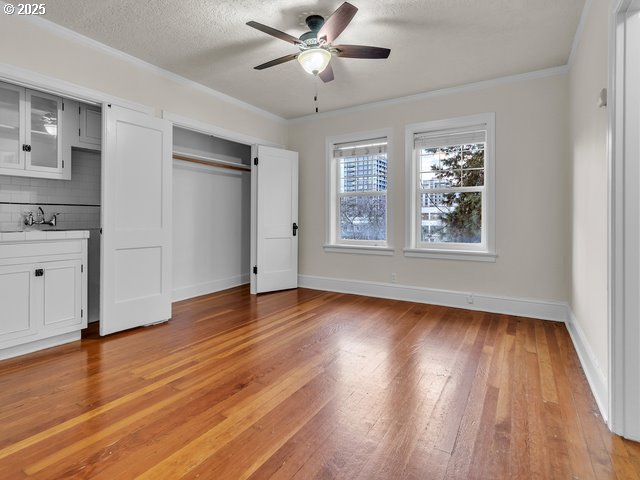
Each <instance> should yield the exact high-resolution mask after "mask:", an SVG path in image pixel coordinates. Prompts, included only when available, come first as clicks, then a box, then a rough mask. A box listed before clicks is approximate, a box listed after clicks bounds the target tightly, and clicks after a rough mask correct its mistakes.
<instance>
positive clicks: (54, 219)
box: [47, 212, 60, 227]
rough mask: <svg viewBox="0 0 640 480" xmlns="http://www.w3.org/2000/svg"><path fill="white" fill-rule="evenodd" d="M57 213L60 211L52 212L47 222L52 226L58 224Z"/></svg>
mask: <svg viewBox="0 0 640 480" xmlns="http://www.w3.org/2000/svg"><path fill="white" fill-rule="evenodd" d="M58 215H60V212H58V213H54V214H53V215H51V218H50V219H49V221H48V222H47V224H49V225H51V226H52V227H55V226H56V225H57V224H58Z"/></svg>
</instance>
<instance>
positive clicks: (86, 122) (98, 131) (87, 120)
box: [80, 104, 102, 147]
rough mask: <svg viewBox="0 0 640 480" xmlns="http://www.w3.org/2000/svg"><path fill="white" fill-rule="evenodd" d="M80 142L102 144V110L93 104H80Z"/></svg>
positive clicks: (96, 145) (89, 144) (90, 144)
mask: <svg viewBox="0 0 640 480" xmlns="http://www.w3.org/2000/svg"><path fill="white" fill-rule="evenodd" d="M80 144H81V145H82V144H87V146H89V147H90V146H94V147H100V146H101V145H102V110H101V109H100V107H96V106H93V105H84V104H80Z"/></svg>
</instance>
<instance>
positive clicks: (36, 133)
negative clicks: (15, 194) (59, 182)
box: [0, 82, 71, 179]
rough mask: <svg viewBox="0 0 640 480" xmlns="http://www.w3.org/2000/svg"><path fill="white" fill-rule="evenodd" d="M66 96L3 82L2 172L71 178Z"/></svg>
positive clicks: (0, 103) (0, 110)
mask: <svg viewBox="0 0 640 480" xmlns="http://www.w3.org/2000/svg"><path fill="white" fill-rule="evenodd" d="M62 111H63V101H62V98H60V97H56V96H53V95H49V94H47V93H42V92H37V91H35V90H29V89H25V88H22V87H18V86H15V85H11V84H7V83H2V82H0V174H4V175H15V176H23V177H39V178H57V179H68V178H70V177H71V163H70V161H69V159H68V158H65V155H64V152H63V147H62V130H63V121H62Z"/></svg>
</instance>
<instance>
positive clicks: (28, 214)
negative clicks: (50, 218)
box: [24, 212, 33, 227]
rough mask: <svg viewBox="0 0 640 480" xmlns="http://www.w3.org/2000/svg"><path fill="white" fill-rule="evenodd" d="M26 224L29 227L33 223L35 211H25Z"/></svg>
mask: <svg viewBox="0 0 640 480" xmlns="http://www.w3.org/2000/svg"><path fill="white" fill-rule="evenodd" d="M24 224H25V225H27V226H29V227H30V226H31V225H33V212H24Z"/></svg>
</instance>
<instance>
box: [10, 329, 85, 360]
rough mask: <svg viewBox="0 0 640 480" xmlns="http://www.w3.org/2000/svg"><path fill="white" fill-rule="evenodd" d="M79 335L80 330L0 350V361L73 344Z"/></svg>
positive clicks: (78, 338)
mask: <svg viewBox="0 0 640 480" xmlns="http://www.w3.org/2000/svg"><path fill="white" fill-rule="evenodd" d="M81 335H82V334H81V332H80V330H77V331H75V332H69V333H63V334H61V335H56V336H55V337H49V338H42V339H40V340H36V341H34V342H29V343H24V344H22V345H16V346H15V347H9V348H3V349H2V350H0V360H6V359H7V358H13V357H17V356H20V355H25V354H27V353H33V352H37V351H38V350H44V349H45V348H51V347H57V346H58V345H64V344H65V343H69V342H75V341H76V340H80V337H81Z"/></svg>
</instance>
